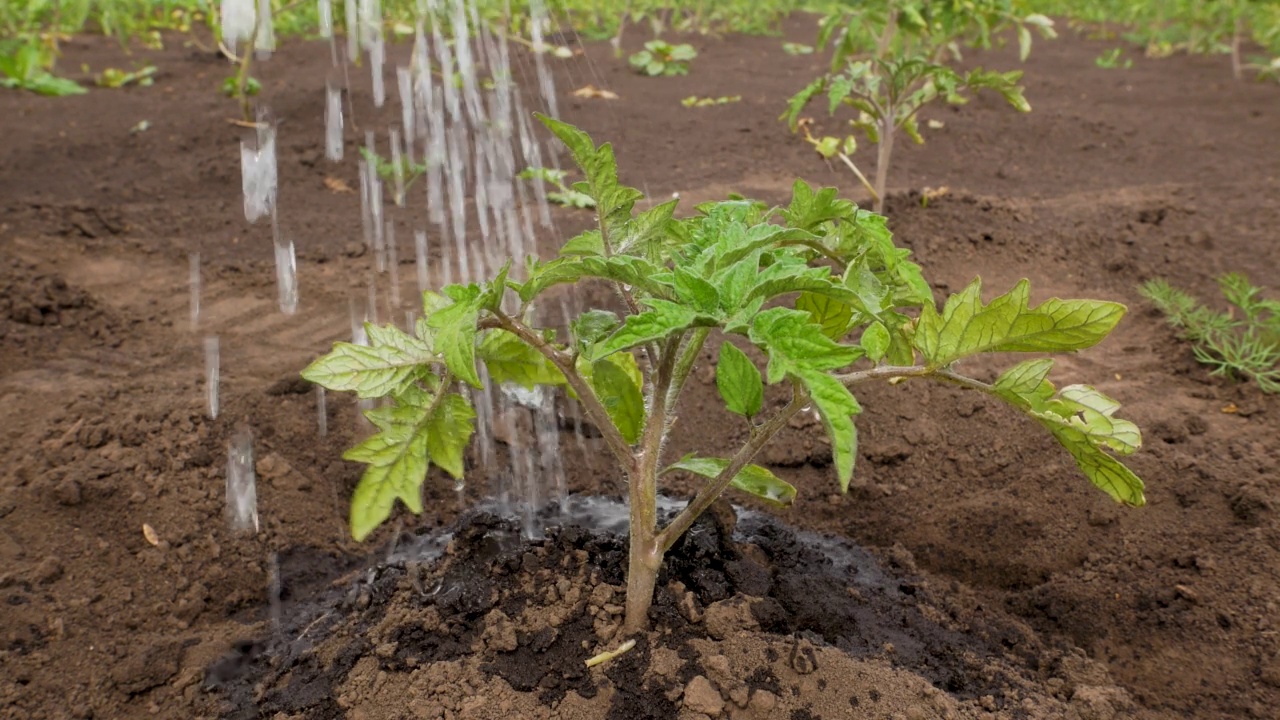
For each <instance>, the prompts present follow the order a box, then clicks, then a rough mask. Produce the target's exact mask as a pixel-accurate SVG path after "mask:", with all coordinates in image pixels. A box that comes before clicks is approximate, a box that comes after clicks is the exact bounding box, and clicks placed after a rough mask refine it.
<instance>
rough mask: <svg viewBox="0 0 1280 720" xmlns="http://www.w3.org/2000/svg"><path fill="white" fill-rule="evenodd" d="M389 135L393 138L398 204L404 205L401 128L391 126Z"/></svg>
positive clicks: (393, 160) (392, 168) (392, 167)
mask: <svg viewBox="0 0 1280 720" xmlns="http://www.w3.org/2000/svg"><path fill="white" fill-rule="evenodd" d="M387 135H388V136H389V137H390V140H391V179H392V181H393V182H394V183H395V188H396V197H395V201H396V205H397V206H398V207H404V155H403V153H401V152H400V130H399V129H398V128H391V129H390V130H389V131H388V132H387Z"/></svg>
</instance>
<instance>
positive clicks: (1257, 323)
mask: <svg viewBox="0 0 1280 720" xmlns="http://www.w3.org/2000/svg"><path fill="white" fill-rule="evenodd" d="M1218 287H1219V289H1220V290H1221V291H1222V295H1223V297H1224V298H1226V300H1227V302H1228V303H1230V304H1231V309H1230V310H1229V311H1228V312H1219V311H1217V310H1213V309H1212V308H1209V307H1207V306H1205V305H1203V304H1201V302H1200V301H1199V300H1197V299H1196V298H1194V297H1192V296H1191V295H1188V294H1187V293H1185V292H1183V291H1181V290H1178V289H1176V288H1174V287H1173V286H1171V285H1169V284H1168V283H1167V282H1165V281H1164V280H1158V279H1157V280H1151V281H1149V282H1147V283H1144V284H1143V285H1142V287H1141V289H1140V292H1141V293H1142V295H1143V297H1145V298H1147V299H1148V300H1150V301H1151V302H1152V303H1153V304H1154V305H1155V306H1156V307H1157V308H1159V309H1160V311H1161V312H1163V313H1164V314H1165V316H1166V317H1167V318H1168V320H1169V324H1170V325H1173V326H1174V327H1176V328H1178V329H1179V330H1181V331H1182V336H1183V337H1184V338H1186V339H1187V340H1190V341H1191V342H1192V343H1193V346H1192V350H1193V351H1194V352H1195V355H1196V359H1197V360H1199V361H1200V362H1202V363H1204V364H1205V365H1208V366H1210V367H1212V368H1213V374H1214V375H1226V376H1230V377H1236V378H1249V379H1252V380H1253V381H1254V382H1256V383H1257V384H1258V387H1259V388H1260V389H1261V390H1262V391H1263V392H1268V393H1280V302H1278V301H1276V300H1268V299H1267V298H1265V297H1263V295H1262V292H1263V290H1262V288H1259V287H1256V286H1255V285H1253V284H1251V283H1250V282H1249V279H1248V278H1247V277H1245V276H1244V275H1242V274H1240V273H1228V274H1226V275H1223V276H1222V277H1220V278H1219V279H1218Z"/></svg>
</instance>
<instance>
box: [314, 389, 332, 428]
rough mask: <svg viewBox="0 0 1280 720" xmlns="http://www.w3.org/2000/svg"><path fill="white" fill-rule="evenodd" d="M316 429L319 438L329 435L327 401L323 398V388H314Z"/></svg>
mask: <svg viewBox="0 0 1280 720" xmlns="http://www.w3.org/2000/svg"><path fill="white" fill-rule="evenodd" d="M316 429H317V430H318V431H319V433H320V437H324V436H326V435H328V434H329V401H328V400H327V399H326V398H325V396H324V386H323V385H317V386H316Z"/></svg>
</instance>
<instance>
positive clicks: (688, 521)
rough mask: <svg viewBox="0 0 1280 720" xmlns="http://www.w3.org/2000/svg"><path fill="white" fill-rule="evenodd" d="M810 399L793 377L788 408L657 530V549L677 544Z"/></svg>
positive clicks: (756, 433)
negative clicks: (677, 513)
mask: <svg viewBox="0 0 1280 720" xmlns="http://www.w3.org/2000/svg"><path fill="white" fill-rule="evenodd" d="M808 402H809V395H808V393H806V392H805V391H804V388H803V387H802V386H801V385H800V383H799V382H796V381H794V380H793V381H792V383H791V402H789V403H787V405H786V407H784V408H782V409H781V410H779V411H778V412H776V413H774V415H773V417H771V418H769V419H768V420H767V421H765V423H764V424H763V425H761V426H760V427H758V428H757V429H756V431H755V432H754V433H752V434H751V439H750V440H748V441H747V442H746V444H745V445H743V446H742V448H741V449H739V450H738V452H737V453H735V454H734V456H733V458H731V459H730V460H729V464H728V465H726V466H725V468H724V470H721V471H720V474H719V475H717V476H716V477H715V479H714V480H712V481H711V482H709V483H707V484H706V485H703V486H702V489H701V490H699V491H698V494H697V495H694V497H693V500H690V501H689V504H688V505H687V506H685V509H684V510H681V511H680V514H679V515H676V518H675V519H674V520H672V521H671V524H669V525H667V526H666V527H665V528H663V529H662V532H660V533H658V537H657V541H658V548H659V550H660V551H661V552H663V553H665V552H666V551H668V550H670V549H671V547H672V546H673V545H675V544H676V541H677V540H679V539H680V536H681V535H683V534H684V533H685V531H686V530H688V529H689V528H690V527H691V526H692V525H693V521H694V520H697V519H698V516H700V515H702V513H704V512H706V509H707V508H709V507H711V504H712V503H714V502H715V501H716V498H719V497H720V495H721V494H723V493H724V491H725V489H726V488H728V487H729V484H730V483H732V482H733V478H734V477H736V476H737V474H738V473H739V472H740V471H741V470H742V468H744V467H746V466H747V464H748V463H750V462H751V460H752V458H754V457H755V456H756V453H758V452H760V449H761V448H763V447H764V446H765V445H766V444H768V442H769V441H770V440H772V439H773V436H774V435H777V434H778V431H779V430H781V429H782V428H783V426H784V425H786V424H787V421H788V420H790V419H791V416H793V415H795V414H796V413H797V412H799V411H800V409H801V408H802V407H804V406H805V404H806V403H808Z"/></svg>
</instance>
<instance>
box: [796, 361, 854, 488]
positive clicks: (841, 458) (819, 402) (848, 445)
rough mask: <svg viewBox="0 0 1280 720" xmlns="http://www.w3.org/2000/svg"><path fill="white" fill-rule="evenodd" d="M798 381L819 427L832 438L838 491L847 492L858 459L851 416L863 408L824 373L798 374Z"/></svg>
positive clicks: (847, 391)
mask: <svg viewBox="0 0 1280 720" xmlns="http://www.w3.org/2000/svg"><path fill="white" fill-rule="evenodd" d="M799 377H800V381H801V382H802V383H804V386H805V389H806V390H807V391H808V392H809V396H810V397H812V398H813V404H814V405H815V406H816V407H817V408H818V415H819V417H821V418H822V425H823V427H825V428H826V430H827V436H828V437H829V438H831V456H832V459H833V460H834V461H835V466H836V479H837V480H839V482H840V490H841V491H847V490H848V489H849V483H850V481H851V480H853V465H854V462H855V460H856V459H857V457H858V428H857V426H856V425H854V424H853V416H855V415H857V414H858V413H860V412H862V406H860V405H859V404H858V401H857V399H855V398H854V397H853V393H851V392H849V388H847V387H845V386H844V385H843V384H842V383H841V382H840V381H839V380H836V379H835V378H833V377H831V376H830V375H827V374H826V373H823V372H816V371H813V370H807V369H806V370H802V371H801V372H800V373H799Z"/></svg>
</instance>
